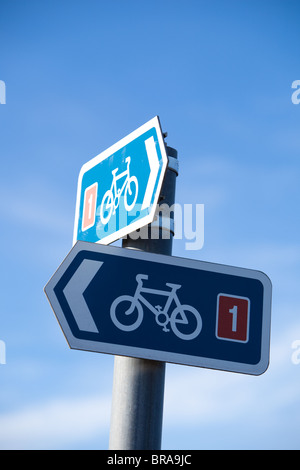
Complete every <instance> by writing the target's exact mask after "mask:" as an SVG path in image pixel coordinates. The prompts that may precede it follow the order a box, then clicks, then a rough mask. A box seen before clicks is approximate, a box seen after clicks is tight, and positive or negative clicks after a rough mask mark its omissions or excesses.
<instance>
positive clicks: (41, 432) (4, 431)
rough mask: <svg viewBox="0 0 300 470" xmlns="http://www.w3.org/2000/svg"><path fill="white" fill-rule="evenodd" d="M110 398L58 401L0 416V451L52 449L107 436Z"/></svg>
mask: <svg viewBox="0 0 300 470" xmlns="http://www.w3.org/2000/svg"><path fill="white" fill-rule="evenodd" d="M109 418H110V398H109V397H100V398H99V397H86V398H78V399H72V400H68V399H58V400H56V401H50V402H46V403H43V404H40V405H38V406H32V407H28V408H26V409H23V410H21V411H15V412H13V413H8V414H5V415H2V416H0V449H44V448H45V449H49V448H50V449H51V448H53V449H54V448H57V447H58V448H61V447H63V446H66V447H67V446H68V444H70V443H74V442H75V443H76V442H77V441H82V440H86V439H89V438H92V437H93V436H95V435H97V434H103V433H108V429H109Z"/></svg>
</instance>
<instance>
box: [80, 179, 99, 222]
mask: <svg viewBox="0 0 300 470" xmlns="http://www.w3.org/2000/svg"><path fill="white" fill-rule="evenodd" d="M97 192H98V183H94V184H92V185H91V186H89V187H88V188H86V190H85V192H84V202H83V214H82V231H84V230H87V229H89V228H91V227H93V225H94V223H95V220H96V202H97Z"/></svg>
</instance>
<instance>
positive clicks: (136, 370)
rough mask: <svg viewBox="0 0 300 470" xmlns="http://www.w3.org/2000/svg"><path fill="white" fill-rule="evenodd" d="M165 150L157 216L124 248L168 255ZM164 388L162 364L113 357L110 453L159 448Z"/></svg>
mask: <svg viewBox="0 0 300 470" xmlns="http://www.w3.org/2000/svg"><path fill="white" fill-rule="evenodd" d="M166 151H167V155H168V158H169V164H168V168H167V171H166V175H165V179H164V183H163V186H162V190H161V194H160V202H159V208H161V214H160V215H159V216H157V220H155V221H154V222H153V224H150V225H149V226H148V228H147V230H148V234H147V235H148V236H147V237H143V238H137V237H136V236H135V237H134V238H135V239H133V238H131V237H130V236H128V237H127V238H126V239H124V240H123V247H124V248H131V249H137V250H142V251H149V252H151V253H159V254H165V255H171V254H172V241H173V235H174V228H173V227H174V226H173V222H174V220H173V219H174V214H173V213H170V210H168V207H171V206H172V205H173V204H174V202H175V186H176V176H177V175H178V160H177V150H175V149H173V148H172V147H167V146H166ZM159 208H158V209H159ZM168 218H171V219H172V220H171V221H169V224H168V223H166V222H168V220H166V219H168ZM164 386H165V363H164V362H159V361H151V360H148V359H137V358H131V357H121V356H115V365H114V383H113V397H112V413H111V427H110V440H109V449H110V450H160V449H161V437H162V421H163V401H164Z"/></svg>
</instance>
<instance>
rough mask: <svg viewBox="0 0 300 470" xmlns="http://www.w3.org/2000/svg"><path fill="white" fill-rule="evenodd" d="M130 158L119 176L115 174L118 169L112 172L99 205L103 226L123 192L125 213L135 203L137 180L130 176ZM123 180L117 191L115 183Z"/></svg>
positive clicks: (114, 209)
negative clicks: (108, 186) (111, 178)
mask: <svg viewBox="0 0 300 470" xmlns="http://www.w3.org/2000/svg"><path fill="white" fill-rule="evenodd" d="M130 161H131V158H130V157H127V158H126V160H125V162H126V163H127V168H126V170H125V171H123V172H122V173H120V174H118V175H117V174H116V173H117V172H118V170H119V168H115V169H114V170H112V172H111V173H112V176H113V180H112V183H111V187H110V189H109V190H108V191H106V193H105V194H104V196H103V199H102V202H101V205H100V219H101V222H102V224H103V225H106V224H107V223H108V221H109V219H110V218H111V216H112V214H115V212H116V209H117V207H118V206H119V204H120V200H121V196H122V194H123V192H124V206H125V209H126V210H127V212H129V211H131V210H132V209H133V207H134V205H135V203H136V199H137V195H138V187H139V185H138V180H137V178H136V176H130V171H129V166H130ZM124 177H126V178H125V180H124V182H123V184H122V186H121V188H118V189H117V181H119V179H121V178H124Z"/></svg>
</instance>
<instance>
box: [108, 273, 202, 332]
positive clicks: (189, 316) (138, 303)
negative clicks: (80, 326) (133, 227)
mask: <svg viewBox="0 0 300 470" xmlns="http://www.w3.org/2000/svg"><path fill="white" fill-rule="evenodd" d="M147 279H148V275H147V274H138V275H137V276H136V280H137V287H136V291H135V293H134V295H133V296H131V295H121V296H120V297H117V298H116V299H115V300H114V301H113V303H112V304H111V307H110V316H111V319H112V321H113V323H114V325H115V326H116V327H117V328H119V329H120V330H122V331H127V332H129V331H134V330H136V329H137V328H138V327H139V326H140V325H141V323H142V321H143V318H144V309H143V305H142V304H144V305H145V306H146V307H147V308H148V309H149V310H150V311H151V312H152V313H154V315H155V320H156V323H157V324H158V325H159V326H161V327H162V329H163V331H165V332H169V331H170V328H168V326H170V327H171V330H172V331H173V333H174V334H175V335H176V336H178V338H180V339H183V340H192V339H194V338H196V337H197V336H198V335H199V334H200V332H201V330H202V318H201V316H200V313H199V312H198V310H196V309H195V308H194V307H192V306H191V305H182V304H181V303H180V300H179V298H178V296H177V290H178V289H180V287H181V285H180V284H173V283H169V282H166V286H167V287H170V289H171V290H167V291H164V290H158V289H151V288H146V287H143V280H147ZM142 293H144V294H155V295H160V296H166V297H167V302H166V304H165V307H164V308H162V307H161V305H156V306H155V307H154V306H153V305H152V304H151V303H150V302H149V301H148V300H146V299H145V297H144V296H143V295H142ZM172 302H174V303H175V305H176V307H175V308H174V310H173V311H172V313H171V314H169V310H170V308H171V304H172ZM182 325H186V326H184V327H183V328H182ZM187 325H188V326H187Z"/></svg>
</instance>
